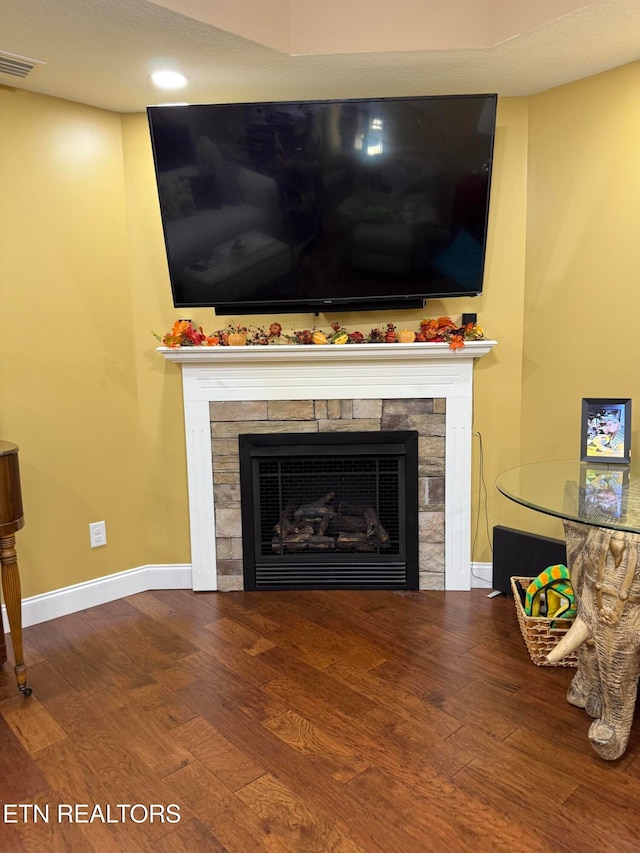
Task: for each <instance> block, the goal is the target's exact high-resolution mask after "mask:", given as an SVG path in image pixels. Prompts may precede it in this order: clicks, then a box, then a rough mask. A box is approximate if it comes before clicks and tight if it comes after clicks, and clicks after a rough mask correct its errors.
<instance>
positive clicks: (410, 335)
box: [398, 329, 416, 344]
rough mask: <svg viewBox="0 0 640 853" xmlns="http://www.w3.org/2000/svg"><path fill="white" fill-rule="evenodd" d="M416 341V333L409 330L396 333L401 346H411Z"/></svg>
mask: <svg viewBox="0 0 640 853" xmlns="http://www.w3.org/2000/svg"><path fill="white" fill-rule="evenodd" d="M415 339H416V333H415V332H412V331H411V329H403V330H402V331H401V332H398V340H399V342H400V343H401V344H412V343H413V342H414V341H415Z"/></svg>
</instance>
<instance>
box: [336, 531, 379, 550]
mask: <svg viewBox="0 0 640 853" xmlns="http://www.w3.org/2000/svg"><path fill="white" fill-rule="evenodd" d="M376 544H377V543H376V542H373V541H372V540H371V539H370V538H369V537H368V536H367V534H366V533H357V532H355V531H353V532H351V533H341V534H340V535H339V536H338V538H337V539H336V546H337V547H338V549H339V550H340V551H375V549H376Z"/></svg>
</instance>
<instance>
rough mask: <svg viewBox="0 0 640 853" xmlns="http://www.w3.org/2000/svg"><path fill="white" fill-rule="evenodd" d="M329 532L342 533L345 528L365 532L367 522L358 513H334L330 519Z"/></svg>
mask: <svg viewBox="0 0 640 853" xmlns="http://www.w3.org/2000/svg"><path fill="white" fill-rule="evenodd" d="M327 529H328V531H329V533H340V532H341V531H343V530H358V531H360V533H365V532H366V529H367V522H366V521H365V520H364V518H362V517H360V516H358V515H334V516H333V518H332V519H331V520H330V521H329V526H328V528H327Z"/></svg>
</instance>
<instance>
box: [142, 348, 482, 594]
mask: <svg viewBox="0 0 640 853" xmlns="http://www.w3.org/2000/svg"><path fill="white" fill-rule="evenodd" d="M494 346H496V341H493V340H481V341H467V342H466V343H465V345H464V347H462V348H460V349H457V350H452V349H451V348H450V347H449V345H448V344H446V343H437V344H434V343H411V344H399V343H396V344H383V343H380V344H346V345H342V346H339V345H336V344H319V345H317V344H307V345H304V344H301V345H295V344H284V345H277V344H275V345H268V346H244V347H226V346H215V347H202V346H200V347H179V348H170V347H158V348H157V351H158V352H159V353H160V354H161V355H162V356H163V357H164V358H166V359H167V360H168V361H171V362H177V363H178V364H180V366H181V370H182V388H183V401H184V417H185V436H186V452H187V479H188V491H189V519H190V528H191V562H192V573H193V575H192V577H193V589H194V590H198V591H204V590H215V589H217V573H216V542H215V527H214V523H212V519H214V517H215V515H214V496H213V471H212V455H211V425H210V418H209V403H210V402H212V401H239V400H243V401H250V400H306V399H316V400H322V399H326V400H340V399H342V400H346V399H362V400H366V399H378V398H381V399H407V400H409V399H416V398H418V399H425V398H427V399H428V398H438V397H443V398H444V399H445V400H446V418H445V477H446V488H445V515H446V521H445V589H459V590H467V589H470V587H471V430H472V427H471V419H472V413H473V365H474V362H475V360H476V359H477V358H480V357H482V356H485V355H487V354H488V353H490V352H491V350H492V349H493V347H494Z"/></svg>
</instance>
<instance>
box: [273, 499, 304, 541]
mask: <svg viewBox="0 0 640 853" xmlns="http://www.w3.org/2000/svg"><path fill="white" fill-rule="evenodd" d="M292 513H293V505H292V504H290V503H289V504H287V506H286V507H285V508H284V510H283V511H282V512H281V513H280V520H279V521H278V523H277V524H276V525H275V527H274V528H273V529H274V531H275V532H276V533H277V534H278V536H290V535H291V534H292V533H297V532H298V529H299V528H298V527H296V525H295V524H294V523H293V522H292V521H291V514H292Z"/></svg>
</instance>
